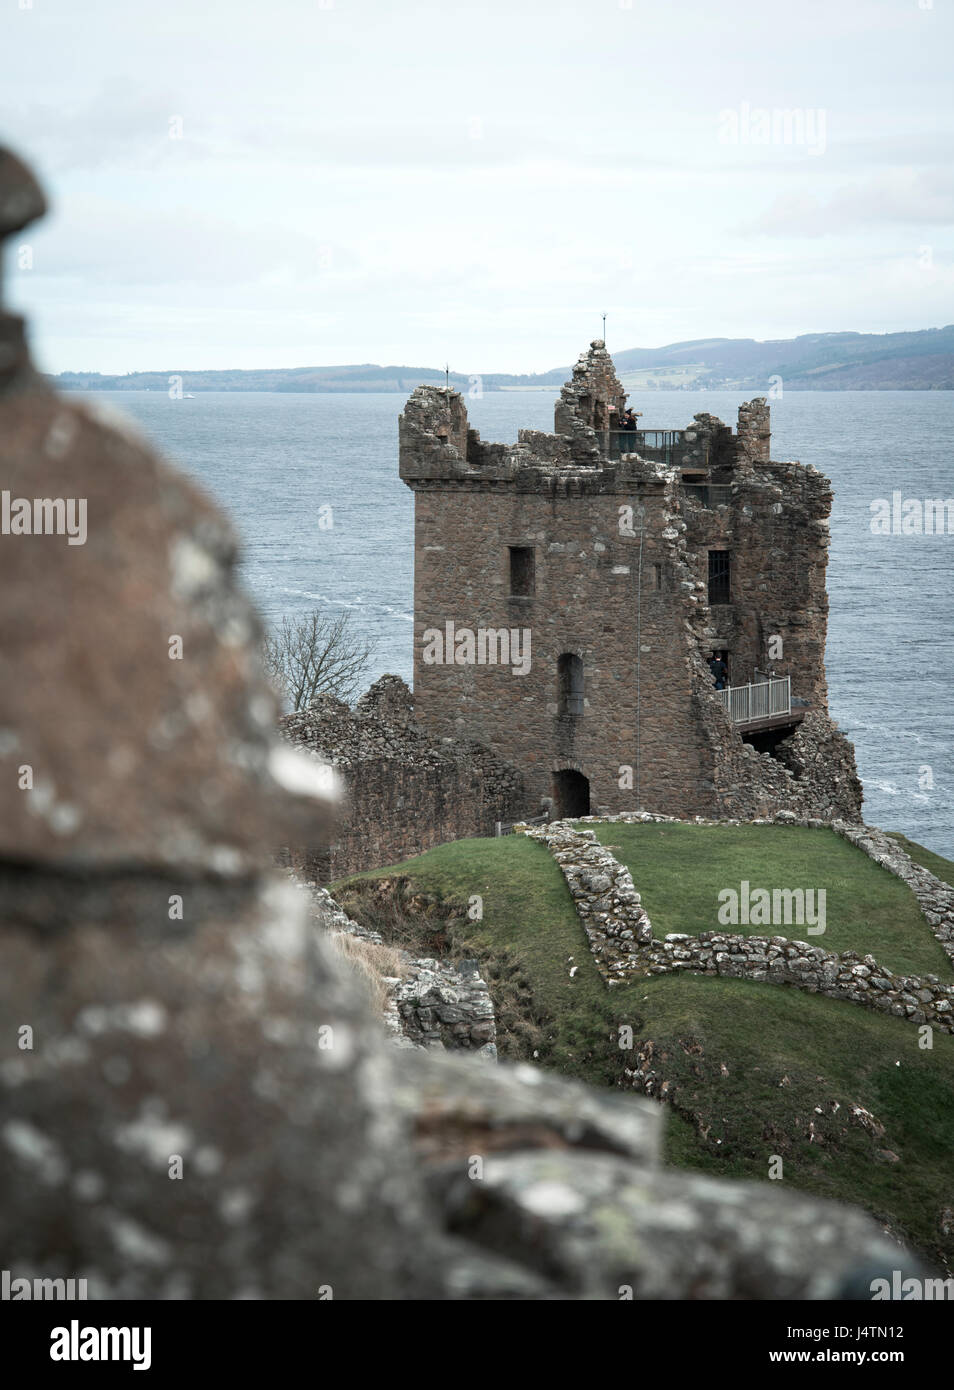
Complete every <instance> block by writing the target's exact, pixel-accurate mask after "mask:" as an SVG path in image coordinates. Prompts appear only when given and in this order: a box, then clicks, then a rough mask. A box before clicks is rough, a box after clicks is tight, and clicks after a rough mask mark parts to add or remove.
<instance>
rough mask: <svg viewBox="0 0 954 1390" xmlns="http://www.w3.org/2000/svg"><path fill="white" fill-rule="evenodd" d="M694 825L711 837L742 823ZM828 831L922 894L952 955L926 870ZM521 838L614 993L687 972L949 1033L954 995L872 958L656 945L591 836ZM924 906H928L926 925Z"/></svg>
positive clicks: (952, 895)
mask: <svg viewBox="0 0 954 1390" xmlns="http://www.w3.org/2000/svg"><path fill="white" fill-rule="evenodd" d="M597 819H600V820H603V821H605V822H606V823H629V824H632V823H634V822H656V821H659V822H670V823H671V822H674V821H675V819H676V818H675V817H672V816H654V815H651V814H649V813H638V814H623V815H619V816H607V817H601V818H596V817H585V818H584V820H587V821H591V822H592V821H595V820H597ZM693 823H697V824H711V825H713V826H714V827H715V826H720V825H726V824H739V823H740V822H738V821H733V822H726V821H713V822H705V821H697V822H693ZM756 823H763V824H769V823H779V824H793V823H804V824H808V825H813V826H821V825H823V824H824V822H822V821H820V820H809V821H805V822H798V820H797V818H796V817H794V816H793V815H792V814H791V813H783V815H782V816H781V817H779V819H778V822H756ZM833 828H835V829H836V830H837V831H838V833H839V834H842V835H843V836H844V837H845V838H846V839H848V840H850V841H851V843H853V844H857V845H858V847H859V848H861V849H864V850H865V852H866V853H869V854H870V855H871V857H872V858H874V859H877V861H878V862H879V863H884V866H885V867H886V868H890V869H891V871H892V872H894V873H897V874H898V876H899V877H901V878H903V879H904V880H905V882H908V881H909V880H910V886H911V887H912V891H917V892H920V894H921V896H919V897H918V902H919V905H921V906H922V910H924V911H925V916H926V918H927V920H928V922H929V924H930V925H931V929H932V931H934V933H935V935H936V936H937V937H938V940H939V941H941V944H942V945H944V947H945V949H946V950H948V954H950V949H949V948H950V946H951V934H952V930H951V929H952V917H951V913H952V911H954V892H952V891H951V890H950V889H947V886H946V885H944V884H942V883H941V881H940V880H939V879H937V878H935V876H934V875H933V874H931V873H929V872H928V870H926V869H921V868H920V866H918V865H915V864H914V863H913V861H912V860H911V859H910V856H908V855H907V854H905V853H904V851H903V850H902V849H901V847H900V846H898V845H896V843H895V842H894V841H892V840H890V839H889V837H888V836H886V835H884V833H883V832H882V831H879V830H875V829H873V828H871V827H868V826H865V827H861V828H860V829H859V828H858V827H855V826H849V825H845V824H843V823H842V824H840V825H836V826H835V827H833ZM522 833H524V834H526V835H528V836H529V837H530V838H531V839H535V840H539V841H541V842H542V843H543V844H545V845H546V846H547V848H548V849H549V850H550V852H551V853H552V854H553V857H554V858H555V859H556V861H557V863H558V864H559V865H560V868H561V870H562V871H563V876H564V878H565V880H566V883H567V887H568V888H569V890H570V894H571V896H572V898H573V901H574V904H575V906H576V910H577V913H578V915H579V918H580V921H581V923H582V924H583V928H584V930H585V932H586V935H587V939H588V941H589V943H590V949H591V951H592V952H593V957H594V959H595V961H596V966H597V969H598V970H599V971H600V974H601V975H602V977H603V979H604V981H605V983H606V984H607V986H613V985H617V984H621V983H623V982H625V981H626V980H627V979H628V978H631V977H632V976H634V975H635V976H640V975H663V974H675V973H676V972H678V971H681V970H688V971H691V972H693V973H695V974H702V975H722V976H729V977H732V978H736V979H746V980H759V981H765V982H766V983H768V984H777V985H791V986H793V987H794V988H796V989H802V990H805V991H806V992H808V993H810V994H824V995H827V996H828V997H829V998H832V999H843V1000H847V1001H850V1002H851V1003H855V1004H861V1005H862V1006H864V1007H865V1008H870V1009H877V1010H879V1011H880V1012H882V1013H891V1014H894V1015H895V1016H897V1017H898V1018H906V1019H908V1020H910V1022H912V1023H917V1024H923V1023H927V1024H930V1025H931V1026H932V1027H934V1028H938V1029H939V1030H940V1031H941V1032H944V1033H954V985H950V984H942V983H941V981H940V980H939V979H938V977H937V976H936V975H924V976H919V975H900V974H897V973H896V972H894V971H892V970H888V969H886V968H885V967H884V966H882V965H880V964H879V963H878V961H877V960H876V959H875V958H874V956H871V955H864V956H862V955H859V954H857V953H856V952H855V951H841V952H839V951H826V950H825V949H824V948H823V947H821V946H812V945H810V944H809V943H808V942H805V941H795V940H789V938H787V937H784V936H771V937H767V936H743V935H741V934H738V933H727V932H708V931H707V932H700V933H699V935H698V936H689V935H687V934H684V933H670V934H669V935H668V936H666V938H665V940H657V939H656V938H655V937H654V936H653V929H652V923H651V922H650V919H649V915H648V914H647V912H646V909H645V908H644V907H643V905H642V901H641V898H640V895H639V893H638V892H637V891H636V889H635V886H634V884H633V880H632V877H631V875H630V873H629V870H628V869H627V868H626V867H625V866H624V865H622V864H620V863H619V861H618V860H617V859H616V858H615V857H614V856H613V855H612V854H611V853H610V851H609V850H608V849H605V848H604V847H603V846H602V845H600V844H599V842H598V841H597V840H596V836H595V834H594V832H593V831H592V830H577V829H575V827H574V825H572V824H571V823H570V822H568V821H556V822H554V823H553V824H551V825H546V826H541V827H539V828H527V829H525V830H524V831H523V832H522ZM889 861H890V862H889ZM915 884H916V885H917V888H916V889H915ZM944 890H946V891H944ZM925 903H928V904H930V905H931V915H928V912H927V910H926V908H925ZM932 917H933V918H936V919H937V921H936V922H935V921H933V920H932ZM942 931H943V932H945V933H946V934H947V935H946V936H945V937H942V936H941V934H940V933H941V932H942Z"/></svg>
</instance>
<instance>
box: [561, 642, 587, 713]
mask: <svg viewBox="0 0 954 1390" xmlns="http://www.w3.org/2000/svg"><path fill="white" fill-rule="evenodd" d="M557 683H558V688H559V694H558V703H557V710H558V712H559V713H560V714H561V715H574V716H575V715H580V714H582V713H583V662H582V661H581V660H580V658H579V657H578V656H577V655H576V653H575V652H564V653H563V655H562V656H561V657H560V659H559V661H558V662H557Z"/></svg>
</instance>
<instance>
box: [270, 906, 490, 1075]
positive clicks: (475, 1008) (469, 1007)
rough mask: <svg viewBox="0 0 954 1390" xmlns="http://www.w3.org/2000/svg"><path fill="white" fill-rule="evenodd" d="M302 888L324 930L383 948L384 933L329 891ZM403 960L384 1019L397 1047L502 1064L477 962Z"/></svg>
mask: <svg viewBox="0 0 954 1390" xmlns="http://www.w3.org/2000/svg"><path fill="white" fill-rule="evenodd" d="M297 886H298V888H299V889H300V891H301V892H302V893H304V894H305V896H306V898H307V899H308V900H309V902H310V907H311V915H312V919H313V920H314V922H315V923H316V925H317V926H318V928H319V930H320V931H322V932H324V933H329V934H330V935H331V936H332V937H334V936H335V935H336V934H339V933H341V934H344V935H347V936H355V937H358V938H359V939H360V940H362V941H367V942H369V943H370V944H371V945H375V946H381V945H383V942H384V939H383V937H382V936H381V934H380V932H376V931H372V930H371V929H370V928H368V927H365V926H362V925H361V923H360V922H356V921H355V920H354V919H353V918H352V917H349V916H348V914H347V913H346V912H345V911H344V910H343V908H342V907H341V906H340V904H338V903H337V902H335V900H334V898H333V897H332V896H331V894H330V893H329V892H328V890H327V889H325V888H321V887H319V886H318V885H317V884H314V883H304V882H301V881H299V882H298V884H297ZM398 955H399V956H400V957H401V959H402V961H403V966H404V969H403V974H401V975H400V976H397V975H396V976H385V977H383V983H384V984H385V985H386V987H387V1004H386V1006H385V1011H384V1014H383V1019H384V1023H385V1026H386V1028H387V1029H388V1031H389V1033H390V1035H391V1037H392V1038H393V1040H394V1042H396V1043H397V1044H398V1045H399V1046H404V1047H430V1048H437V1049H438V1050H440V1049H448V1050H453V1051H456V1050H460V1049H463V1050H467V1051H473V1052H476V1053H478V1054H479V1055H480V1056H481V1057H484V1058H487V1059H488V1060H490V1061H496V1059H497V1025H496V1020H495V1017H494V1006H493V1000H492V999H491V997H490V990H489V988H488V986H487V982H486V981H485V980H484V979H483V978H482V976H481V974H480V970H479V968H478V966H477V962H476V961H472V960H461V961H457V962H456V963H454V962H452V961H445V960H432V959H430V958H429V957H417V958H416V957H413V956H412V955H411V954H410V952H409V951H398Z"/></svg>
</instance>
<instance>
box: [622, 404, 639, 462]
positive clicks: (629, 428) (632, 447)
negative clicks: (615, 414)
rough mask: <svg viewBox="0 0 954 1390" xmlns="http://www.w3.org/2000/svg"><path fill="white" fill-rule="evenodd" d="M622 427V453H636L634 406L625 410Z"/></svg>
mask: <svg viewBox="0 0 954 1390" xmlns="http://www.w3.org/2000/svg"><path fill="white" fill-rule="evenodd" d="M620 429H621V430H622V432H623V433H622V435H621V442H620V453H621V454H635V452H636V416H635V415H634V414H633V410H632V407H630V408H629V409H628V410H625V411H624V412H623V418H622V421H621V422H620Z"/></svg>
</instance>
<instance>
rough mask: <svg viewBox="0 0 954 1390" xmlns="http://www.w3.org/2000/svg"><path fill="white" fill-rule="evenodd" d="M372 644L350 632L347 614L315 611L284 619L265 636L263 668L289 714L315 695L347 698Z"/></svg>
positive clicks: (340, 698) (355, 684) (362, 674)
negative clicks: (277, 689) (331, 614)
mask: <svg viewBox="0 0 954 1390" xmlns="http://www.w3.org/2000/svg"><path fill="white" fill-rule="evenodd" d="M373 652H374V643H373V642H372V641H371V640H370V639H369V638H367V637H365V636H362V635H361V634H360V633H358V632H355V630H354V628H353V626H352V622H351V614H350V613H342V615H341V616H340V617H338V618H332V617H330V616H329V615H328V614H327V613H322V612H320V611H319V610H317V609H316V610H315V611H314V612H312V613H306V614H305V615H304V616H303V617H300V618H288V617H285V618H283V619H282V621H281V622H280V623H279V624H278V626H277V627H274V628H272V629H271V631H270V632H268V633H267V634H266V637H265V641H264V644H263V655H264V658H265V669H266V670H267V671H268V674H269V676H270V677H271V678H272V680H273V682H274V683H275V685H276V686H277V687H278V688H279V690H280V691H281V692H282V694H283V695H284V696H285V699H286V700H287V701H288V703H289V705H290V706H291V708H292V710H293V711H296V710H302V709H307V708H308V706H309V705H310V704H311V703H312V701H313V700H314V699H315V697H316V696H317V695H335V696H337V698H338V699H339V700H349V699H350V698H351V696H352V695H354V693H355V691H356V690H357V689H358V687H359V686H360V684H361V681H362V678H363V676H364V673H365V671H366V669H367V666H368V662H369V661H370V659H371V656H372V654H373Z"/></svg>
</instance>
